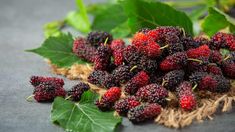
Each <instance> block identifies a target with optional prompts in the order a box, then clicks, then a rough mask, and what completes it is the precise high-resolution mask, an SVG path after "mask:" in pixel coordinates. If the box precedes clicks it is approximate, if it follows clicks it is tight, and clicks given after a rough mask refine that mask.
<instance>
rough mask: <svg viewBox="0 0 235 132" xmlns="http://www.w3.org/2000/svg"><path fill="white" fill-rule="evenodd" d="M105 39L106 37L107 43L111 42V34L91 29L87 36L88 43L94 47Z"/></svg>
mask: <svg viewBox="0 0 235 132" xmlns="http://www.w3.org/2000/svg"><path fill="white" fill-rule="evenodd" d="M106 39H108V42H107V43H108V44H111V42H112V40H113V36H112V35H111V34H109V33H107V32H102V31H93V32H90V33H89V34H88V36H87V41H88V43H90V44H91V45H93V46H95V47H98V46H100V44H102V43H104V42H105V40H106Z"/></svg>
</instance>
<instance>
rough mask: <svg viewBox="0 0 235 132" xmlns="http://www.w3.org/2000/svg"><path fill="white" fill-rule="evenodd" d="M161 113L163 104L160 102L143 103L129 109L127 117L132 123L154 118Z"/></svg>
mask: <svg viewBox="0 0 235 132" xmlns="http://www.w3.org/2000/svg"><path fill="white" fill-rule="evenodd" d="M160 113H161V106H160V105H158V104H142V105H139V106H137V107H135V108H132V109H130V110H129V112H128V114H127V117H128V119H129V120H130V121H131V122H132V123H139V122H143V121H146V120H151V119H154V118H155V117H156V116H158V115H159V114H160Z"/></svg>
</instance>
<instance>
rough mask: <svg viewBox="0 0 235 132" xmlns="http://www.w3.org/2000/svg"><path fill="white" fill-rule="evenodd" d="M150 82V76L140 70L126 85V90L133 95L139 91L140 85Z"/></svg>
mask: <svg viewBox="0 0 235 132" xmlns="http://www.w3.org/2000/svg"><path fill="white" fill-rule="evenodd" d="M148 83H149V76H148V74H147V73H146V72H144V71H140V72H139V73H138V74H136V75H135V76H134V77H133V78H132V79H131V80H129V81H128V82H127V83H126V85H125V89H124V90H125V92H126V93H127V94H130V95H133V94H135V93H136V92H137V90H138V89H139V88H140V87H143V86H145V85H147V84H148Z"/></svg>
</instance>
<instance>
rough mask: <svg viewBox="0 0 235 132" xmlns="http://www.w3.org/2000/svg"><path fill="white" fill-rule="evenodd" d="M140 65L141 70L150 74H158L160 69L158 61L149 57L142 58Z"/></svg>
mask: <svg viewBox="0 0 235 132" xmlns="http://www.w3.org/2000/svg"><path fill="white" fill-rule="evenodd" d="M139 61H140V63H139V65H137V67H138V68H139V69H141V70H144V71H146V72H148V73H156V72H157V67H158V63H157V62H158V61H157V60H155V59H151V58H148V57H147V56H142V57H141V58H140V60H139Z"/></svg>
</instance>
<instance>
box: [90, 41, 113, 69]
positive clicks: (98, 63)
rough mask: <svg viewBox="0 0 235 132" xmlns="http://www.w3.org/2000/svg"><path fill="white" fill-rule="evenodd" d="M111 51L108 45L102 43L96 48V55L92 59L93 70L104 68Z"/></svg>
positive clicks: (109, 58)
mask: <svg viewBox="0 0 235 132" xmlns="http://www.w3.org/2000/svg"><path fill="white" fill-rule="evenodd" d="M111 55H112V51H111V49H110V47H109V46H108V45H106V44H103V45H101V46H99V47H98V48H97V51H96V56H95V60H94V65H95V66H94V69H95V70H106V69H107V68H108V66H109V64H110V61H111Z"/></svg>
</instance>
